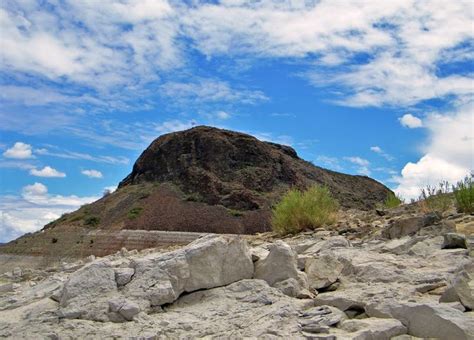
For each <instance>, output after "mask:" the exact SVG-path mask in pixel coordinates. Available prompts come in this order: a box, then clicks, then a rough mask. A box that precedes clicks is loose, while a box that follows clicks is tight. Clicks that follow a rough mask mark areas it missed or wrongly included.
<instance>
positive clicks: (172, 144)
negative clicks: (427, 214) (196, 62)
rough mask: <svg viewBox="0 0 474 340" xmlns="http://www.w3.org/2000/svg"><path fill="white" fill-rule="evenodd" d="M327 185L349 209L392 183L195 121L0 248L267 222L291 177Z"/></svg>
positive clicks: (53, 249)
mask: <svg viewBox="0 0 474 340" xmlns="http://www.w3.org/2000/svg"><path fill="white" fill-rule="evenodd" d="M314 183H317V184H321V185H325V186H327V187H328V188H329V189H330V191H331V193H332V194H333V195H334V197H335V198H337V199H338V201H339V203H340V204H341V206H342V207H343V208H345V209H348V208H357V209H362V210H369V209H373V208H374V207H375V205H376V204H377V203H381V202H383V201H384V200H385V198H386V197H387V195H388V193H390V192H391V191H390V190H389V189H388V188H387V187H385V186H384V185H382V184H380V183H379V182H377V181H375V180H373V179H371V178H368V177H365V176H351V175H346V174H342V173H338V172H334V171H330V170H326V169H323V168H320V167H317V166H315V165H313V164H311V163H309V162H307V161H304V160H302V159H300V158H299V157H298V155H297V154H296V151H295V150H293V149H292V148H290V147H288V146H284V145H279V144H274V143H269V142H262V141H259V140H258V139H256V138H255V137H252V136H250V135H247V134H243V133H239V132H234V131H228V130H222V129H217V128H212V127H206V126H198V127H195V128H192V129H189V130H186V131H182V132H175V133H170V134H166V135H163V136H161V137H159V138H157V139H156V140H155V141H153V142H152V143H151V145H150V146H149V147H148V148H147V149H146V150H145V151H144V152H143V153H142V154H141V156H140V157H139V158H138V160H137V161H136V162H135V164H134V166H133V170H132V172H131V173H130V174H129V175H128V176H127V177H126V178H125V179H124V180H123V181H121V182H120V184H119V186H118V190H117V191H115V192H114V193H112V194H110V195H107V196H105V197H103V198H101V199H100V200H98V201H96V202H94V203H92V204H88V205H85V206H83V207H81V208H80V209H79V210H77V211H75V212H73V213H70V214H65V215H64V216H62V217H61V218H60V219H58V220H56V221H54V222H51V223H50V224H48V225H46V226H45V228H44V229H43V230H42V231H40V232H37V233H34V234H30V235H27V236H24V237H22V238H20V239H18V240H15V241H13V242H10V243H9V244H7V245H6V246H3V247H1V248H0V252H3V253H6V252H8V253H19V254H32V255H61V256H72V257H77V256H87V255H91V254H93V255H106V254H110V253H112V252H114V251H117V250H120V249H121V248H122V247H127V248H133V249H144V248H148V247H153V246H156V245H158V244H160V243H161V244H174V243H182V244H184V243H187V242H189V241H190V240H192V239H194V238H195V237H197V236H194V237H193V236H191V235H185V234H180V233H172V234H166V235H164V234H163V233H146V232H143V231H145V230H153V231H177V232H197V233H209V232H212V233H231V234H253V233H256V232H265V231H270V230H271V227H270V211H271V206H272V204H274V203H275V202H276V201H278V200H279V198H280V197H281V195H282V194H283V193H284V192H285V191H287V190H288V189H289V188H290V187H296V188H302V189H303V188H306V187H308V186H309V185H311V184H314Z"/></svg>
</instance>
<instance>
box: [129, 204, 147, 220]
mask: <svg viewBox="0 0 474 340" xmlns="http://www.w3.org/2000/svg"><path fill="white" fill-rule="evenodd" d="M142 211H143V208H142V207H135V208H132V209H130V211H129V212H128V215H127V216H128V218H129V219H131V220H134V219H136V218H137V217H138V216H140V214H141V212H142Z"/></svg>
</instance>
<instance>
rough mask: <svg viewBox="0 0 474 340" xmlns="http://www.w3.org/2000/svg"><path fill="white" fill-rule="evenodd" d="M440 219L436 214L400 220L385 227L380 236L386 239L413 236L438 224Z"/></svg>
mask: <svg viewBox="0 0 474 340" xmlns="http://www.w3.org/2000/svg"><path fill="white" fill-rule="evenodd" d="M440 219H441V218H440V216H439V215H438V214H436V213H428V214H425V215H423V216H413V217H405V218H400V219H397V220H395V221H393V222H392V223H390V224H389V225H388V226H387V227H385V229H384V230H382V236H383V237H385V238H388V239H395V238H400V237H403V236H406V235H414V234H416V233H417V232H418V231H419V230H420V229H422V228H425V227H427V226H430V225H432V224H434V223H436V222H439V221H440Z"/></svg>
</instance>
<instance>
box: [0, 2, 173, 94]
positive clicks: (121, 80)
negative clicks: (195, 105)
mask: <svg viewBox="0 0 474 340" xmlns="http://www.w3.org/2000/svg"><path fill="white" fill-rule="evenodd" d="M175 15H176V14H175V10H174V9H173V8H172V7H171V6H170V5H169V4H168V2H167V1H136V0H128V1H124V2H121V3H115V2H113V1H98V2H97V1H93V2H84V3H80V4H79V3H77V2H76V1H64V2H62V3H61V4H58V5H57V6H55V11H54V12H45V11H43V10H42V8H41V4H40V3H38V4H34V5H32V6H26V5H25V4H23V5H21V4H19V3H18V4H14V3H7V4H5V6H3V8H2V9H1V10H0V29H1V31H2V32H3V34H2V49H3V51H4V53H2V64H3V65H4V67H5V68H8V69H10V70H15V71H17V72H27V73H36V74H40V75H42V76H44V77H45V78H47V79H50V80H55V81H58V80H60V78H61V77H64V78H66V79H68V80H70V81H73V82H76V83H80V84H85V85H87V86H90V87H93V88H104V87H110V86H117V85H132V84H133V83H135V82H137V81H138V79H139V78H143V79H147V78H150V77H154V73H155V72H153V71H156V70H163V69H169V68H172V67H174V66H176V65H179V64H180V63H181V60H182V58H181V56H180V48H179V44H177V43H174V39H175V37H176V36H177V32H178V23H177V22H176V21H175V20H174V18H175ZM77 22H80V23H81V25H80V26H78V25H77V24H76V23H77ZM126 25H130V28H131V29H130V30H125V31H124V30H123V27H124V26H126Z"/></svg>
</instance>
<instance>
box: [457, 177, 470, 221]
mask: <svg viewBox="0 0 474 340" xmlns="http://www.w3.org/2000/svg"><path fill="white" fill-rule="evenodd" d="M473 177H474V174H471V175H470V176H466V177H465V178H464V180H462V181H459V182H458V183H457V185H456V186H453V192H454V198H455V200H456V208H457V210H458V211H459V212H463V213H468V214H473V213H474V182H473V180H472V179H473Z"/></svg>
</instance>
